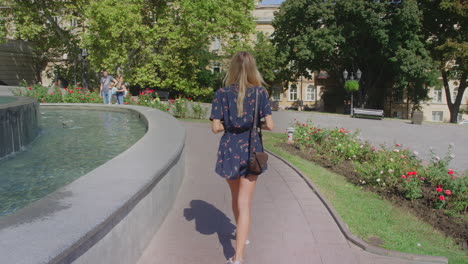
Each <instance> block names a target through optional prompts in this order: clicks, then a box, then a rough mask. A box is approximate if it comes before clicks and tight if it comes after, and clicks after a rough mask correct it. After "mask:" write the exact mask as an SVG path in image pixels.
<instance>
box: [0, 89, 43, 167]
mask: <svg viewBox="0 0 468 264" xmlns="http://www.w3.org/2000/svg"><path fill="white" fill-rule="evenodd" d="M6 98H14V99H15V100H14V101H13V102H7V103H0V159H1V158H4V157H6V156H8V155H9V154H11V153H14V152H18V151H21V149H22V148H23V147H25V146H26V145H28V144H29V143H31V142H32V141H33V140H34V139H35V138H36V136H37V134H38V132H39V127H38V120H39V104H38V103H37V100H36V99H34V98H31V97H20V96H11V97H6ZM8 101H10V100H8Z"/></svg>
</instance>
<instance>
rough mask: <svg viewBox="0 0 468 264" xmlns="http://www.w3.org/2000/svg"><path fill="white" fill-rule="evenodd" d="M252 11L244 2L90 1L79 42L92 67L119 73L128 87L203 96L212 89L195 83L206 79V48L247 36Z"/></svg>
mask: <svg viewBox="0 0 468 264" xmlns="http://www.w3.org/2000/svg"><path fill="white" fill-rule="evenodd" d="M253 8H254V5H253V2H252V1H248V0H241V1H235V0H229V1H221V0H210V1H202V0H197V1H192V0H174V1H169V2H168V1H144V0H125V1H117V0H103V1H97V0H95V1H92V2H91V5H90V8H89V9H87V13H86V17H87V19H88V21H89V22H88V26H87V28H86V31H85V32H84V34H83V42H84V44H85V45H86V46H87V47H89V49H90V51H91V52H90V54H91V55H90V59H91V61H92V63H93V64H94V65H95V66H96V67H98V66H101V67H106V68H110V69H115V68H118V67H120V68H122V69H123V71H124V72H125V74H126V76H127V80H130V81H131V82H132V83H136V84H140V85H141V86H151V87H159V88H161V89H165V90H172V91H177V92H180V93H184V94H186V95H187V96H205V95H209V94H210V93H212V92H213V88H212V87H203V86H200V84H199V83H198V81H199V80H200V77H203V76H204V77H206V73H207V72H206V67H207V66H208V65H209V62H210V60H207V59H206V58H207V48H208V46H209V44H210V43H211V41H212V40H213V39H214V38H215V37H216V38H219V39H222V40H223V41H224V42H225V43H226V45H229V44H230V43H231V42H232V41H233V37H234V36H241V37H242V36H247V35H248V34H249V33H250V32H251V31H252V30H253V25H254V24H253V19H252V17H251V15H250V12H251V10H252V9H253Z"/></svg>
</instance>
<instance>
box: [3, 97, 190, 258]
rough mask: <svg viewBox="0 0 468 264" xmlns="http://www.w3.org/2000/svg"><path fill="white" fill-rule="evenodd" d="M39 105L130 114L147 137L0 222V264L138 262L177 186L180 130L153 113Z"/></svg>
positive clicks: (168, 118) (180, 166) (180, 160)
mask: <svg viewBox="0 0 468 264" xmlns="http://www.w3.org/2000/svg"><path fill="white" fill-rule="evenodd" d="M42 107H43V108H49V107H50V108H54V109H59V108H63V109H70V108H77V109H90V108H92V109H99V110H103V111H133V112H135V113H137V114H138V115H140V117H141V118H142V119H143V120H144V121H145V122H146V124H147V133H146V134H145V135H144V136H143V137H142V138H141V139H140V140H139V141H138V142H137V143H135V144H134V145H133V146H132V147H130V148H129V149H127V150H126V151H124V152H122V153H121V154H120V155H118V156H116V157H115V158H113V159H112V160H110V161H108V162H106V163H105V164H103V165H101V166H99V167H98V168H96V169H94V170H92V171H91V172H89V173H87V174H86V175H84V176H82V177H80V178H78V179H77V180H75V181H73V182H72V183H70V184H68V185H66V186H64V187H62V188H60V189H58V190H57V191H55V192H53V193H51V194H49V195H47V196H46V197H44V198H43V199H41V200H38V201H36V202H34V203H32V204H30V205H28V206H26V207H24V208H23V209H21V210H19V211H17V212H16V213H14V214H11V215H8V216H5V217H3V218H0V263H15V264H23V263H71V262H73V263H136V261H137V260H138V258H139V257H140V255H141V254H142V252H143V250H144V249H145V248H146V246H147V244H148V243H149V241H150V240H151V238H152V237H153V235H154V234H155V233H156V231H157V230H158V228H159V226H160V224H161V223H162V221H163V220H164V218H165V216H166V214H167V213H168V212H169V210H170V209H171V207H172V204H173V202H174V200H175V198H176V195H177V192H178V189H179V187H180V184H181V182H182V180H183V176H184V174H185V166H184V144H185V142H184V141H185V129H184V127H183V126H182V125H181V124H180V123H179V122H178V121H177V120H176V119H175V118H173V117H172V116H170V115H169V114H167V113H163V112H161V111H158V110H156V109H154V108H146V107H139V106H115V105H96V104H79V105H67V104H57V105H41V108H42Z"/></svg>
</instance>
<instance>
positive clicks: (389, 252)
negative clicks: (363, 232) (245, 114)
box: [265, 148, 448, 264]
mask: <svg viewBox="0 0 468 264" xmlns="http://www.w3.org/2000/svg"><path fill="white" fill-rule="evenodd" d="M265 151H266V152H267V153H268V154H270V155H272V156H274V157H276V158H278V159H279V160H281V161H282V162H284V163H285V164H286V165H287V166H289V167H290V168H291V169H293V170H294V171H295V172H296V173H297V174H298V175H299V176H300V177H301V178H302V179H303V180H304V181H305V182H306V184H307V185H308V186H309V188H310V189H311V190H312V191H313V192H314V193H315V194H316V195H317V197H318V198H319V199H320V200H321V201H322V203H323V204H324V205H325V207H326V208H327V210H328V212H329V213H330V214H331V216H332V217H333V219H334V220H335V222H336V224H337V225H338V227H339V228H340V230H341V232H342V233H343V235H344V236H345V237H346V239H348V240H349V241H350V242H351V243H353V244H355V245H356V246H358V247H360V248H362V249H363V250H364V251H367V252H370V253H373V254H377V255H381V256H387V257H394V258H400V259H405V260H413V261H424V262H429V263H440V264H448V259H447V258H446V257H442V256H427V255H417V254H411V253H405V252H399V251H393V250H388V249H384V248H380V247H376V246H372V245H369V244H368V243H367V242H365V241H363V240H362V239H360V238H358V237H357V236H355V235H354V234H353V233H351V231H350V230H349V228H348V226H347V225H346V223H345V222H344V221H343V220H342V219H341V217H340V216H339V215H338V213H337V212H336V210H335V209H334V208H333V206H332V205H331V204H330V203H329V202H328V200H327V199H326V198H325V196H323V195H322V193H321V192H320V191H319V189H318V188H317V186H315V184H314V183H313V182H312V181H311V180H310V179H309V178H308V177H307V176H305V175H304V174H303V173H302V172H301V171H300V170H299V169H298V168H296V167H295V166H294V165H292V164H291V163H290V162H288V161H287V160H286V159H284V158H283V157H281V156H279V155H277V154H275V153H273V152H271V151H270V150H268V149H266V148H265Z"/></svg>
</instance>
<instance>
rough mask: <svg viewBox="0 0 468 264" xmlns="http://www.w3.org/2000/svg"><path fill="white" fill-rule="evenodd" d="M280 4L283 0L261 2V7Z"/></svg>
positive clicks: (264, 0)
mask: <svg viewBox="0 0 468 264" xmlns="http://www.w3.org/2000/svg"><path fill="white" fill-rule="evenodd" d="M282 2H284V0H263V1H262V3H261V4H262V5H279V4H281V3H282Z"/></svg>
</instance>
